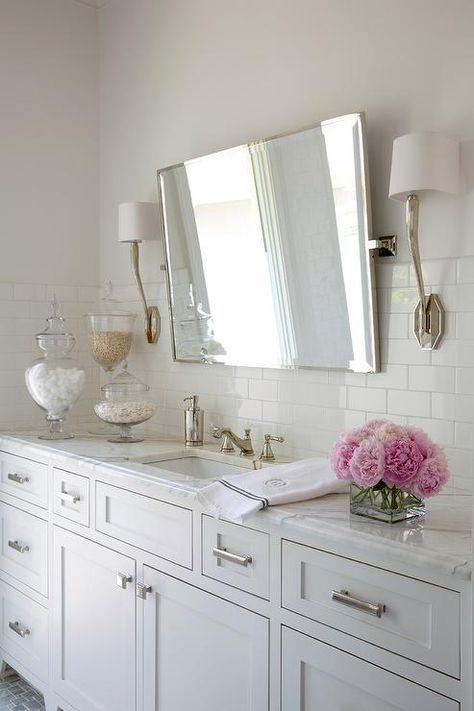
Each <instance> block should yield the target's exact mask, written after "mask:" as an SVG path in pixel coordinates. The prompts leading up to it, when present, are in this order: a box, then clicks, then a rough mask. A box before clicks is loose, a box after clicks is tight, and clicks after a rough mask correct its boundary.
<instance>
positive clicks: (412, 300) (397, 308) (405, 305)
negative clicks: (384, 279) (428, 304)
mask: <svg viewBox="0 0 474 711" xmlns="http://www.w3.org/2000/svg"><path fill="white" fill-rule="evenodd" d="M417 303H418V291H417V290H416V289H415V288H412V287H406V288H400V289H398V288H397V289H392V290H391V291H390V293H389V299H388V308H389V311H390V312H391V313H407V314H408V313H412V311H413V309H414V308H415V306H416V304H417Z"/></svg>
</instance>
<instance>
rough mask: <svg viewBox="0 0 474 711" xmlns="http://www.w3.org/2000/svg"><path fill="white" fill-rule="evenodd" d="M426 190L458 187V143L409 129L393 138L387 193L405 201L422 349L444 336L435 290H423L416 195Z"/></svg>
mask: <svg viewBox="0 0 474 711" xmlns="http://www.w3.org/2000/svg"><path fill="white" fill-rule="evenodd" d="M428 190H438V191H441V192H446V193H457V192H458V191H459V143H458V142H457V141H455V140H453V139H452V138H448V137H446V136H442V135H440V134H438V133H409V134H407V135H405V136H399V138H396V139H395V140H394V142H393V154H392V170H391V174H390V188H389V197H390V198H392V200H402V201H406V224H407V235H408V246H409V249H410V254H411V257H412V260H413V266H414V268H415V276H416V283H417V287H418V295H419V299H420V300H419V302H418V304H417V305H416V307H415V311H414V332H415V336H416V338H417V340H418V343H419V344H420V346H421V348H422V349H423V350H433V349H434V348H436V347H437V346H438V344H439V342H440V340H441V338H442V336H443V330H444V308H443V305H442V303H441V300H440V298H439V296H438V295H437V294H425V285H424V281H423V271H422V268H421V260H420V248H419V244H418V212H419V199H418V195H419V194H420V193H424V192H426V191H428Z"/></svg>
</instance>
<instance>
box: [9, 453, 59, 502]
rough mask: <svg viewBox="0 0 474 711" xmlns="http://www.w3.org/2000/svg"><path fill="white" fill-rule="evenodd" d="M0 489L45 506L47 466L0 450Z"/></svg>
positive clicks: (46, 497)
mask: <svg viewBox="0 0 474 711" xmlns="http://www.w3.org/2000/svg"><path fill="white" fill-rule="evenodd" d="M0 491H4V492H5V493H6V494H11V495H12V496H17V497H18V498H19V499H23V500H24V501H28V502H29V503H30V504H36V505H37V506H42V507H43V508H47V506H48V467H47V466H46V464H40V462H34V461H33V460H31V459H25V458H24V457H17V456H16V455H14V454H7V453H6V452H0Z"/></svg>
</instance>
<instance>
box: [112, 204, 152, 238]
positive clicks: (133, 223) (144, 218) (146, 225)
mask: <svg viewBox="0 0 474 711" xmlns="http://www.w3.org/2000/svg"><path fill="white" fill-rule="evenodd" d="M159 224H160V223H159V215H158V205H157V203H156V202H122V203H120V205H119V209H118V239H119V242H144V241H148V240H154V239H159V237H160V229H159Z"/></svg>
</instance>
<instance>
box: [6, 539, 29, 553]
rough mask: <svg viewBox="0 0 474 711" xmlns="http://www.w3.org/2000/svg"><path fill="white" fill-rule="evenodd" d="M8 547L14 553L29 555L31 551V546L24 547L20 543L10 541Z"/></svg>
mask: <svg viewBox="0 0 474 711" xmlns="http://www.w3.org/2000/svg"><path fill="white" fill-rule="evenodd" d="M8 545H9V546H10V548H13V550H14V551H18V553H28V551H29V550H30V547H29V546H22V545H21V543H18V541H8Z"/></svg>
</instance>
